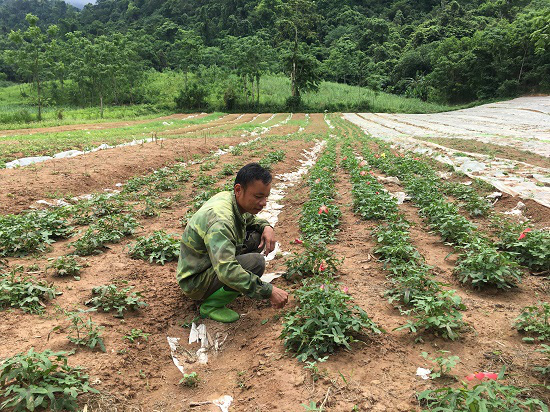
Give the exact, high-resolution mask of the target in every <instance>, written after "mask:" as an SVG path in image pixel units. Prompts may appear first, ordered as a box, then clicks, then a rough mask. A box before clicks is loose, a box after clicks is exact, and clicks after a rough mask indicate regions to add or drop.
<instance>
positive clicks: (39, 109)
mask: <svg viewBox="0 0 550 412" xmlns="http://www.w3.org/2000/svg"><path fill="white" fill-rule="evenodd" d="M36 90H37V93H38V120H39V121H40V120H42V99H41V96H40V78H39V77H38V76H37V77H36Z"/></svg>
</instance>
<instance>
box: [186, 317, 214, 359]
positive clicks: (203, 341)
mask: <svg viewBox="0 0 550 412" xmlns="http://www.w3.org/2000/svg"><path fill="white" fill-rule="evenodd" d="M195 342H197V343H200V345H201V347H200V349H199V350H197V352H196V355H197V358H198V360H199V363H200V364H202V365H206V364H207V363H208V348H209V347H210V344H209V339H208V333H207V332H206V325H205V324H204V323H201V324H200V325H199V326H196V325H195V322H193V324H192V325H191V332H190V333H189V344H192V343H195Z"/></svg>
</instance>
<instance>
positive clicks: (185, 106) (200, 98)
mask: <svg viewBox="0 0 550 412" xmlns="http://www.w3.org/2000/svg"><path fill="white" fill-rule="evenodd" d="M207 97H208V90H207V89H206V87H205V86H203V85H202V84H199V83H198V82H189V83H188V84H187V87H186V88H185V89H183V90H181V91H180V94H179V95H178V96H177V97H176V98H175V102H176V108H177V109H182V110H190V109H202V108H204V107H206V98H207Z"/></svg>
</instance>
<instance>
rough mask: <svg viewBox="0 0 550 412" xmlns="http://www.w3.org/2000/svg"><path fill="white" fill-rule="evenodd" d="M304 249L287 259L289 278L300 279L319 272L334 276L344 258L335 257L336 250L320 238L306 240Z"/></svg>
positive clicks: (287, 276)
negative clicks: (331, 248)
mask: <svg viewBox="0 0 550 412" xmlns="http://www.w3.org/2000/svg"><path fill="white" fill-rule="evenodd" d="M303 246H304V251H303V252H302V253H300V254H298V255H295V256H293V257H292V258H290V259H289V260H287V261H286V266H287V270H286V273H285V275H284V276H285V278H286V279H287V280H292V281H295V282H296V281H298V280H301V279H302V278H305V277H311V276H315V275H319V274H324V275H326V276H334V275H335V274H336V272H337V271H338V267H339V266H340V265H341V263H342V260H339V259H337V258H335V257H334V252H332V251H331V250H330V249H328V248H327V247H326V244H325V242H323V241H322V240H319V239H312V240H311V241H308V240H305V241H304V243H303Z"/></svg>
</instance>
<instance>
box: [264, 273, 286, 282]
mask: <svg viewBox="0 0 550 412" xmlns="http://www.w3.org/2000/svg"><path fill="white" fill-rule="evenodd" d="M284 273H285V272H272V273H264V274H263V275H262V277H261V278H260V280H261V281H262V282H267V283H271V282H272V281H273V279H277V278H280V277H281V276H283V274H284Z"/></svg>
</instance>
